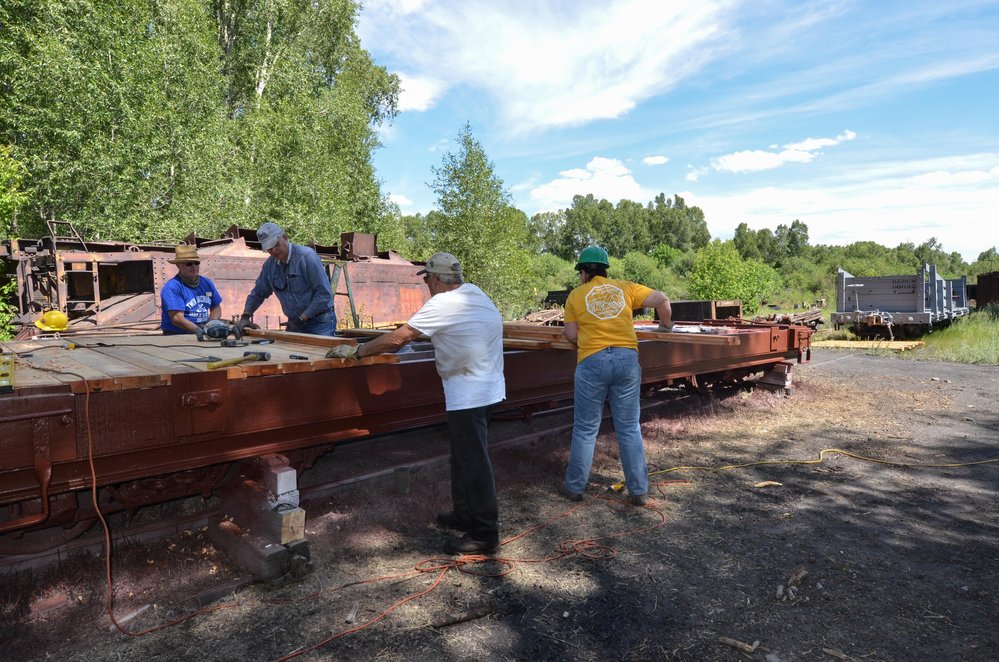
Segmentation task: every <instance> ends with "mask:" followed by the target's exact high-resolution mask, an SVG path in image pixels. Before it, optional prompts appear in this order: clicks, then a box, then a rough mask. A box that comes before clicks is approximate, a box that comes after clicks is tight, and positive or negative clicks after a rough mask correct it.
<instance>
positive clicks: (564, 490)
mask: <svg viewBox="0 0 999 662" xmlns="http://www.w3.org/2000/svg"><path fill="white" fill-rule="evenodd" d="M558 493H559V494H561V495H562V496H564V497H565V498H566V499H568V500H569V501H582V500H583V495H582V494H581V493H579V492H572V491H570V490H569V488H568V487H566V486H565V485H559V486H558Z"/></svg>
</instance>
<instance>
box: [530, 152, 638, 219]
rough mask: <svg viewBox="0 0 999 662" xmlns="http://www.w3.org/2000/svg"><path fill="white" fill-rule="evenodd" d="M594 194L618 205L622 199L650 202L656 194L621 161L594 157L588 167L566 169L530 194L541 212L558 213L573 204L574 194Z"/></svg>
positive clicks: (532, 190) (534, 204)
mask: <svg viewBox="0 0 999 662" xmlns="http://www.w3.org/2000/svg"><path fill="white" fill-rule="evenodd" d="M589 193H592V194H593V196H594V197H596V198H598V199H599V198H603V199H606V200H609V201H610V202H612V203H614V204H617V202H618V201H620V200H623V199H625V200H639V201H641V200H646V201H647V200H651V199H652V198H653V197H654V194H650V193H649V192H648V191H646V190H644V189H643V188H642V187H641V186H640V185H639V184H638V182H636V181H635V178H634V177H632V175H631V170H629V169H628V168H627V167H626V166H625V165H624V164H623V163H622V162H621V161H618V160H617V159H608V158H604V157H601V156H595V157H593V158H592V159H591V160H590V162H589V163H587V164H586V168H585V169H584V168H573V169H571V170H563V171H562V172H560V173H559V177H558V178H557V179H554V180H552V181H550V182H548V183H547V184H542V185H541V186H537V187H535V188H533V189H531V191H530V199H531V202H532V203H533V204H532V206H534V207H536V208H537V209H538V211H556V210H558V209H565V208H567V207H569V206H570V205H571V204H572V197H573V196H575V195H587V194H589Z"/></svg>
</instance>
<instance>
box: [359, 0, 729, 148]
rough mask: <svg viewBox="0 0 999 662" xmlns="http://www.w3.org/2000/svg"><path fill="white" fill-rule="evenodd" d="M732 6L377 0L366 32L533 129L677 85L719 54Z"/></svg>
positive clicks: (626, 106)
mask: <svg viewBox="0 0 999 662" xmlns="http://www.w3.org/2000/svg"><path fill="white" fill-rule="evenodd" d="M731 4H732V1H731V0H686V1H684V2H668V3H667V2H658V1H650V0H617V1H616V2H605V3H599V4H596V5H588V4H575V3H571V4H565V3H559V2H542V3H538V2H533V1H528V0H519V1H517V0H513V1H511V2H504V3H494V2H489V1H488V0H462V1H460V2H459V1H457V0H451V1H445V2H436V3H425V4H421V3H418V2H415V1H413V0H411V1H410V2H386V1H376V2H370V3H367V5H366V7H365V9H364V12H365V16H364V20H363V21H362V23H361V26H360V30H361V33H362V38H363V39H364V40H365V41H366V42H371V41H376V42H377V45H378V48H379V50H380V51H383V52H387V53H390V54H391V55H392V56H393V58H394V59H396V60H397V61H398V62H400V64H403V63H405V67H406V68H407V69H408V70H410V71H415V72H419V73H418V75H419V76H420V77H422V78H424V79H427V80H435V81H440V84H441V87H440V88H439V89H438V90H437V91H438V92H442V91H443V87H444V86H448V87H456V86H470V87H473V88H477V89H482V90H485V91H486V92H487V94H488V96H489V97H490V98H491V99H492V100H493V101H494V102H495V103H496V104H497V107H498V111H499V115H500V117H501V118H502V119H503V120H504V121H505V124H506V126H507V128H508V130H509V131H511V132H531V131H534V130H538V129H541V128H545V127H558V126H574V125H580V124H584V123H587V122H590V121H593V120H595V119H607V118H615V117H620V116H621V115H622V114H624V113H627V112H628V111H630V110H631V109H633V108H634V107H635V106H636V105H637V104H638V103H640V102H641V101H643V100H645V99H648V98H650V97H653V96H655V95H658V94H661V93H663V92H664V91H666V90H668V89H670V88H671V87H672V86H673V85H675V84H676V83H677V82H678V81H681V80H683V79H685V78H686V77H688V76H690V75H691V74H692V73H694V72H696V71H697V70H698V69H699V68H700V67H701V66H702V64H703V63H704V62H706V61H708V60H709V59H710V58H711V56H712V53H713V51H714V48H715V46H714V44H716V43H717V42H718V41H719V40H721V39H722V38H723V37H724V35H725V33H726V31H727V28H726V25H725V22H724V21H725V16H726V12H725V9H726V8H727V7H728V6H730V5H731ZM417 9H418V11H417ZM400 17H404V20H401V19H400ZM625 35H626V38H625V37H624V36H625ZM416 108H418V106H417V107H416Z"/></svg>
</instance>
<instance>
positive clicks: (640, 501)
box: [628, 494, 647, 506]
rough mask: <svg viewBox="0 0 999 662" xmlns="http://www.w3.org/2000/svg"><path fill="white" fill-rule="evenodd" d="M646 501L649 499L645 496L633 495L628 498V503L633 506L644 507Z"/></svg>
mask: <svg viewBox="0 0 999 662" xmlns="http://www.w3.org/2000/svg"><path fill="white" fill-rule="evenodd" d="M646 500H647V499H646V498H645V495H644V494H632V495H631V496H630V497H628V501H630V502H631V505H633V506H644V505H645V502H646Z"/></svg>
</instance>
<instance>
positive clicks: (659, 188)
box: [358, 0, 999, 262]
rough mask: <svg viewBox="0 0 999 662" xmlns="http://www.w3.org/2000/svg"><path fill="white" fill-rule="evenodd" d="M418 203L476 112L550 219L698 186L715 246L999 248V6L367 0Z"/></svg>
mask: <svg viewBox="0 0 999 662" xmlns="http://www.w3.org/2000/svg"><path fill="white" fill-rule="evenodd" d="M358 32H359V34H360V37H361V42H362V45H363V47H364V48H366V49H367V50H368V51H369V52H370V53H371V54H372V56H373V57H374V59H375V61H376V62H377V63H378V64H380V65H383V66H385V67H387V68H388V69H389V70H390V71H392V72H394V73H396V74H398V75H399V76H400V78H401V81H402V88H403V90H402V93H401V95H400V102H399V107H400V111H401V112H400V113H399V116H398V117H397V118H396V119H395V120H394V121H393V122H392V124H391V125H389V126H386V127H383V128H382V130H381V132H380V133H381V140H382V142H383V145H384V146H383V147H382V148H381V149H380V150H378V151H377V152H376V155H375V166H376V168H377V171H378V176H379V178H380V179H381V180H382V183H383V191H384V192H385V193H386V194H388V195H389V196H390V197H391V199H392V200H393V201H395V202H396V203H397V204H398V205H399V207H400V209H401V210H402V211H403V213H417V212H427V211H429V210H431V209H432V208H433V207H434V202H435V201H434V196H433V193H432V192H431V191H430V189H429V187H428V186H427V182H430V181H431V180H432V179H433V174H432V172H431V168H432V167H437V166H440V164H441V158H442V156H443V155H444V153H445V152H446V151H454V150H455V149H456V145H455V138H456V136H457V135H458V132H459V131H460V130H461V128H462V127H463V126H464V124H465V123H466V122H468V123H470V125H471V127H472V133H473V135H474V136H475V138H476V139H477V140H478V141H479V142H480V143H481V144H482V146H483V148H484V149H485V151H486V153H487V154H488V156H489V158H490V160H491V161H492V162H493V164H494V166H495V171H496V174H497V175H498V176H499V177H500V178H501V179H502V180H503V182H504V184H505V186H506V187H507V189H508V190H509V191H510V193H511V195H512V196H513V200H514V203H515V205H516V206H517V207H518V208H519V209H522V210H523V211H524V212H526V213H527V214H528V215H529V216H530V215H533V214H535V213H537V212H539V211H554V210H557V209H564V208H567V207H568V206H569V205H570V204H571V201H572V196H573V195H576V194H582V195H585V194H587V193H592V194H593V195H594V196H596V197H597V198H606V199H608V200H610V201H611V202H613V203H615V204H616V203H617V202H618V201H619V200H621V199H629V200H635V201H637V202H640V203H643V204H644V203H647V202H649V201H651V200H652V199H653V198H654V197H655V196H656V195H657V194H658V193H660V192H663V193H666V195H673V194H678V195H680V196H682V197H683V198H684V199H685V200H686V201H687V203H688V204H689V205H697V206H698V207H700V208H701V209H703V210H704V214H705V219H706V221H707V224H708V229H709V230H710V231H711V234H712V236H713V237H714V238H719V239H728V238H731V237H732V234H733V232H734V230H735V228H736V226H737V225H738V224H739V223H742V222H745V223H748V224H749V226H750V227H751V228H752V229H754V230H756V229H760V228H770V229H776V227H777V225H779V224H781V223H783V224H786V225H789V224H790V223H791V222H792V221H794V220H795V219H798V220H801V221H802V222H804V223H805V224H806V225H807V226H808V229H809V240H810V243H812V244H834V245H843V244H848V243H851V242H854V241H876V242H878V243H880V244H884V245H886V246H889V247H894V246H897V245H898V244H900V243H902V242H912V243H914V244H917V245H918V244H920V243H922V242H924V241H926V240H928V239H930V238H931V237H935V238H936V239H937V241H939V242H940V243H941V244H942V245H943V249H944V250H946V251H948V252H950V251H957V252H959V253H961V254H962V255H963V256H964V258H965V260H967V261H969V262H970V261H973V260H974V259H975V258H977V256H978V255H979V253H981V252H982V251H985V250H987V249H989V248H991V247H993V246H997V245H999V2H996V1H995V0H993V1H991V2H983V1H982V2H976V1H971V0H968V1H965V0H945V1H941V0H933V1H927V2H924V1H922V0H909V1H882V0H871V1H866V0H856V1H838V0H828V1H814V2H810V1H797V2H795V1H783V0H753V1H748V0H747V1H744V2H742V1H738V0H689V1H686V0H683V1H681V0H675V1H672V0H658V1H656V0H649V1H644V0H562V1H544V0H524V1H522V0H491V1H489V0H485V1H483V0H441V1H437V2H435V1H433V0H367V1H366V2H365V3H364V8H363V10H362V12H361V15H360V21H359V24H358Z"/></svg>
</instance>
